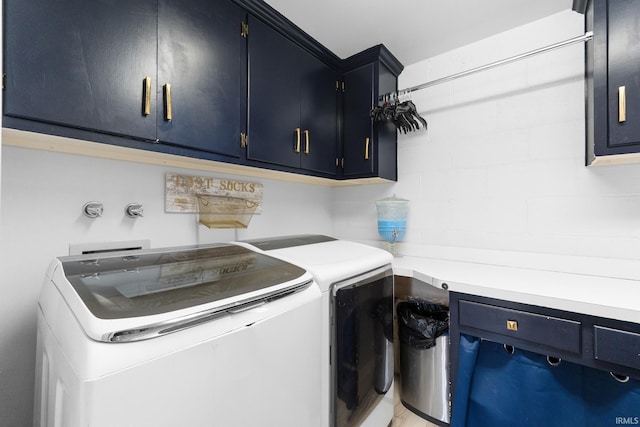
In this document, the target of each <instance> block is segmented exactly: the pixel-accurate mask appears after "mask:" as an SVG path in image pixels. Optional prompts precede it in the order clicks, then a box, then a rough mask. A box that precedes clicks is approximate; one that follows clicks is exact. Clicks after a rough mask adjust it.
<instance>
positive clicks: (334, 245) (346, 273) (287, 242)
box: [239, 235, 393, 292]
mask: <svg viewBox="0 0 640 427" xmlns="http://www.w3.org/2000/svg"><path fill="white" fill-rule="evenodd" d="M239 244H242V245H245V246H246V247H255V248H258V249H260V250H264V251H266V253H268V254H269V255H272V256H274V257H278V258H280V259H282V260H285V261H287V262H290V263H293V264H295V265H299V266H300V267H303V268H305V269H306V270H307V271H308V272H310V273H311V274H312V275H313V277H314V279H315V281H316V283H317V284H318V286H319V287H320V291H321V292H328V291H329V289H330V288H331V285H332V284H334V283H336V282H340V281H343V280H345V279H348V278H351V277H355V276H359V275H361V274H364V273H366V272H369V271H372V270H375V269H377V268H380V267H383V266H387V267H388V268H391V263H392V261H393V256H392V255H391V254H390V253H389V252H387V251H385V250H382V249H380V248H376V247H373V246H369V245H365V244H361V243H357V242H352V241H349V240H343V239H334V238H332V237H327V236H323V235H301V236H280V237H274V238H271V239H261V240H244V241H242V242H239Z"/></svg>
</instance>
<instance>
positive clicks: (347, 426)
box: [240, 235, 394, 427]
mask: <svg viewBox="0 0 640 427" xmlns="http://www.w3.org/2000/svg"><path fill="white" fill-rule="evenodd" d="M240 244H244V245H250V246H251V247H255V248H258V249H261V250H263V251H266V253H268V254H269V255H272V256H275V257H278V258H281V259H283V260H286V261H289V262H291V263H293V264H296V265H299V266H301V267H303V268H305V269H306V270H308V271H309V272H311V274H312V275H313V276H314V279H315V281H316V282H317V283H318V286H319V287H320V290H321V292H322V325H321V327H322V335H321V339H322V349H323V350H322V391H323V394H322V425H323V427H327V426H332V427H352V426H354V427H355V426H365V427H387V426H388V425H389V424H390V423H391V420H392V418H393V406H394V405H393V403H394V402H393V273H392V270H391V262H392V260H393V257H392V256H391V254H390V253H388V252H386V251H384V250H382V249H378V248H375V247H372V246H367V245H363V244H360V243H356V242H350V241H346V240H338V239H334V238H331V237H327V236H322V235H298V236H284V237H274V238H267V239H258V240H247V241H244V242H241V243H240Z"/></svg>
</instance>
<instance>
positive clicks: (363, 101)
mask: <svg viewBox="0 0 640 427" xmlns="http://www.w3.org/2000/svg"><path fill="white" fill-rule="evenodd" d="M373 74H374V66H373V64H365V65H363V66H361V67H359V68H356V69H355V70H351V71H348V72H346V73H345V74H344V76H343V78H344V88H345V93H344V98H343V99H344V101H343V102H344V124H343V161H342V162H341V163H342V165H343V168H344V175H345V176H347V177H348V176H354V175H355V176H358V175H359V176H371V175H372V174H373V173H374V159H375V158H376V157H377V153H376V152H375V150H374V149H373V145H372V144H373V122H372V121H371V117H370V116H369V112H370V111H371V108H372V106H373V105H374V102H373V87H374V84H373Z"/></svg>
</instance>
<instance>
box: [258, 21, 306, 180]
mask: <svg viewBox="0 0 640 427" xmlns="http://www.w3.org/2000/svg"><path fill="white" fill-rule="evenodd" d="M249 25H250V26H249V119H248V135H249V145H248V147H247V158H248V159H250V160H257V161H260V162H266V163H273V164H277V165H283V166H290V167H295V168H297V167H299V166H300V151H301V150H302V138H303V130H302V129H301V128H300V73H299V70H298V51H299V50H300V48H299V47H298V46H297V45H295V44H294V43H293V42H291V41H290V40H289V39H287V38H285V37H284V36H283V35H281V34H280V33H278V32H277V31H276V30H274V29H272V28H271V27H269V26H268V25H266V24H264V23H263V22H262V21H260V20H259V19H252V20H251V21H250V23H249Z"/></svg>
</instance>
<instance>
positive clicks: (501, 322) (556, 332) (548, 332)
mask: <svg viewBox="0 0 640 427" xmlns="http://www.w3.org/2000/svg"><path fill="white" fill-rule="evenodd" d="M458 316H459V322H460V325H461V326H466V327H472V328H476V329H481V330H484V331H487V332H492V333H496V334H500V335H503V336H505V337H511V338H516V339H519V340H524V341H529V342H532V343H536V344H539V345H542V346H547V347H551V348H554V349H557V350H560V351H563V352H571V353H575V354H579V353H580V351H581V345H582V341H581V330H582V323H581V322H578V321H574V320H568V319H561V318H557V317H551V316H544V315H541V314H535V313H529V312H526V311H520V310H513V309H509V308H504V307H497V306H493V305H488V304H482V303H477V302H472V301H464V300H461V301H460V303H459V315H458Z"/></svg>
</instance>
